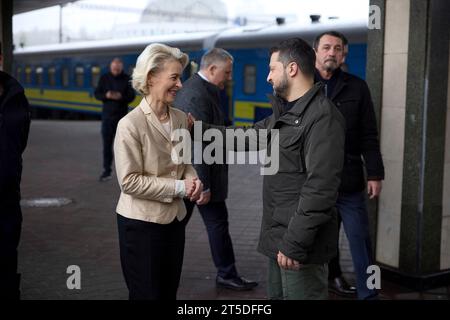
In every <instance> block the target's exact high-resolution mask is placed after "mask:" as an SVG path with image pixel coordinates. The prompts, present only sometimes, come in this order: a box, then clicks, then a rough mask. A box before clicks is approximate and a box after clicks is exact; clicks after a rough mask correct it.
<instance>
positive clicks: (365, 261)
mask: <svg viewBox="0 0 450 320" xmlns="http://www.w3.org/2000/svg"><path fill="white" fill-rule="evenodd" d="M347 48H348V41H347V39H346V38H345V36H344V35H343V34H341V33H339V32H336V31H328V32H324V33H322V34H320V35H319V36H317V38H316V39H315V41H314V50H315V52H316V81H320V82H322V83H324V84H325V94H326V96H327V97H328V98H329V99H331V100H332V101H333V103H334V104H335V105H336V107H337V108H338V109H339V111H341V113H342V114H343V116H344V118H345V121H346V133H345V158H344V170H343V172H342V178H341V185H340V188H339V196H338V199H337V202H336V207H337V209H338V212H339V218H340V220H342V222H343V225H344V230H345V233H346V235H347V238H348V241H349V245H350V251H351V254H352V259H353V265H354V268H355V274H356V291H357V294H358V298H359V299H376V298H377V296H378V294H377V291H376V290H374V289H369V288H368V287H367V284H366V282H367V278H368V276H369V275H368V274H367V267H368V266H369V265H371V264H372V263H373V259H372V248H371V243H370V235H369V221H368V215H367V201H366V195H365V194H364V190H365V189H366V190H367V193H368V195H369V198H370V199H374V198H375V197H377V196H378V195H379V194H380V192H381V181H382V180H383V179H384V166H383V160H382V158H381V152H380V143H379V140H378V129H377V123H376V118H375V111H374V108H373V103H372V100H371V97H370V92H369V88H368V86H367V84H366V82H365V81H364V80H362V79H360V78H358V77H356V76H354V75H352V74H349V73H347V72H345V71H343V70H342V65H343V63H344V61H345V56H346V53H347ZM363 159H364V162H363ZM364 169H365V171H366V173H367V181H366V178H365V176H364ZM329 288H330V290H331V291H334V292H335V293H337V294H343V295H345V294H354V292H355V288H354V287H352V286H350V285H349V284H348V283H347V281H346V280H345V278H344V277H343V276H342V272H341V269H340V266H339V255H338V256H337V257H335V258H334V259H333V260H331V262H330V264H329Z"/></svg>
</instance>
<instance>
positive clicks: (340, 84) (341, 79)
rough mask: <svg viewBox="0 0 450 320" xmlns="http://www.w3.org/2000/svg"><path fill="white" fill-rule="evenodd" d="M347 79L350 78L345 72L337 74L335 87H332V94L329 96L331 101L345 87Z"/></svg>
mask: <svg viewBox="0 0 450 320" xmlns="http://www.w3.org/2000/svg"><path fill="white" fill-rule="evenodd" d="M349 79H350V76H349V74H348V73H347V72H344V71H343V70H341V72H339V75H338V78H337V82H336V86H335V87H334V90H333V94H332V95H331V100H334V98H336V97H337V95H338V94H339V93H340V92H341V91H342V90H343V89H344V88H345V87H346V86H347V83H348V80H349Z"/></svg>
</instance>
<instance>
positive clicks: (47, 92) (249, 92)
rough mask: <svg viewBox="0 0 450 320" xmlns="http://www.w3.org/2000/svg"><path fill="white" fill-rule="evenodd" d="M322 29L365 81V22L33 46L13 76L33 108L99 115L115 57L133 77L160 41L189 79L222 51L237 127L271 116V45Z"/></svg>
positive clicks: (19, 53)
mask: <svg viewBox="0 0 450 320" xmlns="http://www.w3.org/2000/svg"><path fill="white" fill-rule="evenodd" d="M325 30H338V31H340V32H342V33H344V34H345V35H346V36H347V37H348V39H349V54H348V56H347V59H346V63H347V66H348V68H349V71H350V72H351V73H353V74H356V75H358V76H359V77H361V78H365V66H366V38H367V26H366V24H364V23H347V24H342V23H339V22H335V21H330V22H327V23H313V24H310V25H298V24H291V25H289V24H286V25H272V26H266V27H261V28H249V27H241V28H234V29H228V30H225V31H222V32H199V33H184V34H173V35H161V36H154V37H145V38H136V39H126V40H108V41H96V42H85V43H67V44H56V45H46V46H36V47H30V48H25V49H18V50H16V51H15V52H14V72H15V76H16V77H17V79H18V80H19V81H20V82H21V83H22V84H23V85H24V87H25V90H26V95H27V97H28V99H29V101H30V104H31V105H32V106H33V107H34V108H39V109H40V108H44V109H46V110H61V111H70V112H71V113H72V114H74V113H80V114H85V113H90V114H94V115H100V114H101V107H102V106H101V103H100V102H99V101H97V100H96V99H95V97H94V89H95V87H96V85H97V83H98V79H99V77H100V75H101V74H102V73H104V72H107V71H108V66H109V62H110V61H111V59H112V58H113V57H120V58H122V60H123V61H124V67H125V71H126V72H128V73H130V74H131V72H132V69H133V67H134V64H135V62H136V59H137V56H138V55H139V54H140V52H142V50H143V49H144V48H145V46H146V45H148V44H150V43H153V42H161V43H165V44H168V45H171V46H176V47H178V48H180V49H182V50H183V51H185V52H187V53H188V54H189V56H190V59H191V64H190V65H189V67H188V68H187V69H186V71H185V74H184V76H183V77H184V78H187V77H188V76H189V75H190V74H192V73H193V72H196V71H197V68H198V63H199V61H200V58H201V56H202V54H203V53H204V52H205V50H207V49H209V48H211V47H214V46H216V47H222V48H225V49H227V50H228V51H229V52H230V53H231V54H232V55H233V56H234V57H235V63H234V66H233V82H232V83H230V84H229V86H228V87H227V89H226V92H224V97H226V99H224V101H225V103H224V106H223V107H224V112H225V113H226V114H227V115H228V116H229V118H230V119H232V120H233V122H234V123H235V124H236V125H248V124H252V123H254V122H255V121H258V120H259V119H262V118H264V117H265V116H266V115H268V114H270V113H271V110H270V107H269V104H268V103H267V97H266V94H267V93H271V92H272V88H271V86H270V85H269V84H268V83H267V82H266V77H267V73H268V62H269V49H270V47H271V46H272V45H274V44H276V43H277V42H279V41H280V40H282V39H285V38H289V37H301V38H303V39H305V40H307V41H310V42H311V43H312V41H313V39H314V38H315V36H316V35H318V34H319V33H321V32H323V31H325ZM140 99H141V98H140V97H139V98H136V100H135V101H134V102H133V103H132V104H131V106H132V107H133V106H136V105H137V104H138V103H139V101H140Z"/></svg>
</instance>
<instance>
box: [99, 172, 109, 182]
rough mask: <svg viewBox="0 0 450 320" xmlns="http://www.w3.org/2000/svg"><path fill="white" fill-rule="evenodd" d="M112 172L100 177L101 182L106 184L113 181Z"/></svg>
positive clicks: (104, 173)
mask: <svg viewBox="0 0 450 320" xmlns="http://www.w3.org/2000/svg"><path fill="white" fill-rule="evenodd" d="M111 179H112V177H111V172H106V171H105V172H103V173H102V175H101V176H100V178H99V179H98V180H99V181H100V182H105V181H108V180H111Z"/></svg>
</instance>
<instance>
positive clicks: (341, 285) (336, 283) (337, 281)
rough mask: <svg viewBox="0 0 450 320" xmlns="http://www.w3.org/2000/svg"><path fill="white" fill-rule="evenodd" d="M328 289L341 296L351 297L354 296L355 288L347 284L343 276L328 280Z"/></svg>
mask: <svg viewBox="0 0 450 320" xmlns="http://www.w3.org/2000/svg"><path fill="white" fill-rule="evenodd" d="M328 289H329V290H330V291H331V292H333V293H335V294H337V295H342V296H352V295H355V294H356V288H355V287H353V286H351V285H350V284H348V282H347V281H346V280H345V278H344V277H343V276H340V277H336V278H334V279H329V280H328Z"/></svg>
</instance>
